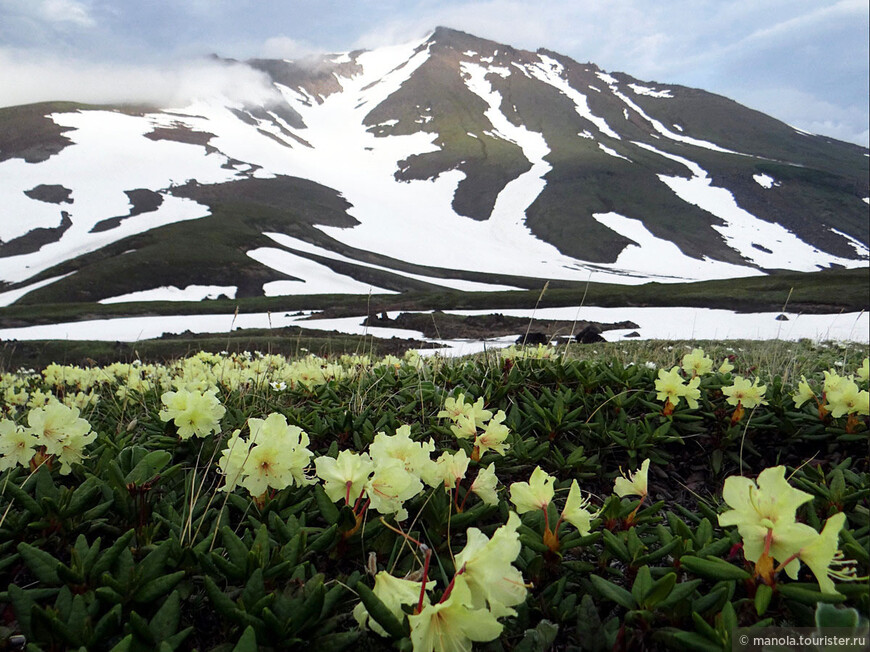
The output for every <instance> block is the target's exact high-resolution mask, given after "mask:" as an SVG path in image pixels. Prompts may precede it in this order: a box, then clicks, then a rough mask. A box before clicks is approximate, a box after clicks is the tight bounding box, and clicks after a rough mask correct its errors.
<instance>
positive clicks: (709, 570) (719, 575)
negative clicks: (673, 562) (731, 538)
mask: <svg viewBox="0 0 870 652" xmlns="http://www.w3.org/2000/svg"><path fill="white" fill-rule="evenodd" d="M680 565H681V566H682V567H683V568H685V569H686V570H688V571H690V572H692V573H694V574H695V575H700V576H701V577H707V578H709V579H713V580H746V579H749V577H750V575H749V573H747V572H746V571H745V570H743V569H742V568H738V567H737V566H734V565H733V564H729V563H728V562H727V561H725V560H723V559H718V558H716V557H707V558H701V557H693V556H692V555H683V556H682V557H680Z"/></svg>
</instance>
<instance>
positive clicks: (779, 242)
mask: <svg viewBox="0 0 870 652" xmlns="http://www.w3.org/2000/svg"><path fill="white" fill-rule="evenodd" d="M634 144H635V145H637V146H638V147H643V148H644V149H646V150H649V151H651V152H655V153H656V154H659V155H660V156H664V157H665V158H668V159H671V160H672V161H676V162H678V163H682V164H683V165H685V166H686V167H687V168H688V169H689V171H690V172H691V173H692V176H691V177H690V178H688V179H686V178H685V177H668V176H665V175H663V174H660V175H658V177H659V179H660V180H661V181H662V182H663V183H664V184H665V185H667V186H668V187H669V188H670V189H671V190H673V191H674V193H675V194H676V195H677V196H678V197H679V198H680V199H682V200H683V201H685V202H688V203H689V204H694V205H695V206H698V207H699V208H701V209H702V210H705V211H707V212H708V213H710V214H712V215H714V216H716V217H718V218H719V219H721V220H722V221H723V222H725V224H724V225H716V224H713V225H712V228H714V229H716V230H717V231H718V232H719V233H721V234H722V237H723V239H724V240H725V243H726V244H727V245H728V246H729V247H731V248H732V249H734V250H735V251H737V252H738V253H739V254H740V255H741V256H743V257H744V258H746V259H747V260H748V261H750V262H751V263H752V264H754V265H758V266H759V267H762V268H764V269H792V270H795V271H805V272H811V271H816V270H818V269H819V268H824V267H830V266H831V265H842V266H844V267H856V266H858V265H862V264H863V263H862V262H860V261H856V260H850V259H848V258H840V257H839V256H834V255H831V254H828V253H825V252H823V251H820V250H819V249H816V248H815V247H813V246H812V245H809V244H807V243H806V242H804V241H803V240H801V239H800V238H798V237H797V236H796V235H795V234H794V233H792V232H791V231H789V230H788V229H786V228H785V227H783V226H781V225H779V224H773V223H771V222H766V221H764V220H760V219H758V218H757V217H755V216H754V215H752V214H751V213H749V212H747V211H745V210H744V209H742V208H740V207H739V206H738V205H737V202H736V201H735V199H734V195H732V194H731V191H729V190H727V189H725V188H718V187H716V186H713V185H712V184H713V181H712V179H710V177H709V175H708V174H707V172H706V171H705V170H704V169H702V168H701V166H700V165H698V164H697V163H695V162H694V161H690V160H689V159H686V158H683V157H682V156H676V155H674V154H669V153H667V152H663V151H661V150H658V149H656V148H655V147H652V146H651V145H647V144H646V143H640V142H635V143H634ZM754 242H763V243H764V246H765V247H766V248H767V250H768V251H762V250H760V249H758V248H757V247H753V246H752V244H753V243H754Z"/></svg>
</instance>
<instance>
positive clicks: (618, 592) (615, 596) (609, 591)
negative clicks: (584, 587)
mask: <svg viewBox="0 0 870 652" xmlns="http://www.w3.org/2000/svg"><path fill="white" fill-rule="evenodd" d="M589 580H590V581H591V582H592V586H594V587H595V589H596V590H597V591H598V592H599V593H600V594H601V595H602V597H604V598H607V599H608V600H612V601H613V602H615V603H616V604H618V605H620V606H622V607H625V608H626V609H634V608H635V607H636V606H637V605H636V604H635V600H634V596H632V595H631V593H629V592H628V591H626V590H625V589H624V588H622V587H621V586H617V585H616V584H614V583H613V582H608V581H607V580H606V579H604V578H603V577H599V576H598V575H590V576H589Z"/></svg>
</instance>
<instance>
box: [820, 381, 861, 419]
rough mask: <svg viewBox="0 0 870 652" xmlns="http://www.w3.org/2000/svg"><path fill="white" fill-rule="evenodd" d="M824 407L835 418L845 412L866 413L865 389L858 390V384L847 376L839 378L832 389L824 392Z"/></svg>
mask: <svg viewBox="0 0 870 652" xmlns="http://www.w3.org/2000/svg"><path fill="white" fill-rule="evenodd" d="M825 398H826V399H827V405H825V407H826V408H827V410H828V411H829V412H830V413H831V416H832V417H834V418H835V419H839V418H840V417H842V416H843V415H846V414H868V409H867V408H868V400H867V398H868V394H867V390H863V391H859V389H858V385H856V384H855V382H854V381H852V380H850V379H848V378H841V379H840V380H839V382H837V384H836V389H832V390H830V391H828V392H826V394H825Z"/></svg>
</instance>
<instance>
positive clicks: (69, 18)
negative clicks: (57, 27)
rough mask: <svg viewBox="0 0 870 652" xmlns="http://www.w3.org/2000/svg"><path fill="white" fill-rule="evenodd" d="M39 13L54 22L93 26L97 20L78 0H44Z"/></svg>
mask: <svg viewBox="0 0 870 652" xmlns="http://www.w3.org/2000/svg"><path fill="white" fill-rule="evenodd" d="M39 15H40V16H41V17H42V18H44V19H45V20H47V21H49V22H52V23H73V24H74V25H78V26H80V27H93V26H94V25H95V24H96V21H95V20H94V18H93V17H92V16H91V13H90V11H89V9H88V8H87V7H86V6H85V5H83V4H82V3H81V2H76V0H43V1H42V3H40V5H39Z"/></svg>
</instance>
